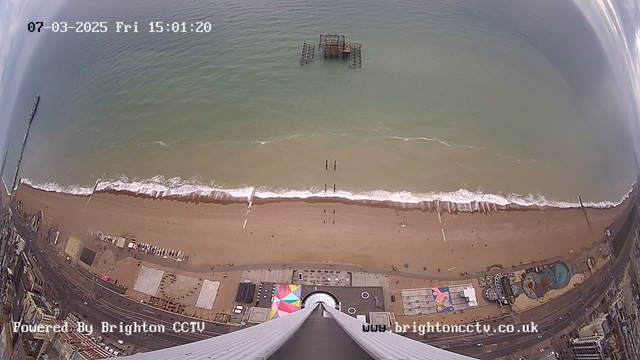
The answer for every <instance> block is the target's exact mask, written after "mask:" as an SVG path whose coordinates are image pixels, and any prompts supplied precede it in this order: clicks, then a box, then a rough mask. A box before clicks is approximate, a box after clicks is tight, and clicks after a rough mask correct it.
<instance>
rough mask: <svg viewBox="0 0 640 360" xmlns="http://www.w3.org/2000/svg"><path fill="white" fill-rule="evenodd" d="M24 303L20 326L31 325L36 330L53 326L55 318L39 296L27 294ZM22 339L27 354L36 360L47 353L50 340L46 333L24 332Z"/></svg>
mask: <svg viewBox="0 0 640 360" xmlns="http://www.w3.org/2000/svg"><path fill="white" fill-rule="evenodd" d="M24 302H25V305H24V310H23V311H24V315H23V317H22V324H26V325H31V326H33V327H34V328H35V329H38V325H49V324H53V322H54V321H55V319H56V318H55V316H54V315H53V313H52V312H51V311H50V310H49V306H47V303H46V301H45V300H44V299H43V298H42V297H41V296H40V295H38V294H36V293H32V292H27V294H26V296H25V299H24ZM22 338H23V339H24V341H25V345H26V346H28V349H29V350H28V351H27V353H30V354H33V356H34V357H35V358H36V359H38V358H40V357H41V356H42V354H44V353H45V352H46V351H47V348H48V346H49V340H50V338H49V336H48V333H47V332H46V331H40V330H36V331H29V332H25V333H22Z"/></svg>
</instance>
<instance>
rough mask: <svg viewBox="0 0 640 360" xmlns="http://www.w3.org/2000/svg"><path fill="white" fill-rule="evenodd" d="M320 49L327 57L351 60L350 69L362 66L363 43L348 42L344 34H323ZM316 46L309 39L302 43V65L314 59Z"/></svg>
mask: <svg viewBox="0 0 640 360" xmlns="http://www.w3.org/2000/svg"><path fill="white" fill-rule="evenodd" d="M318 51H320V52H321V53H322V56H323V57H324V58H325V59H326V58H329V59H342V60H349V69H359V68H361V67H362V44H360V43H354V42H347V38H346V37H345V36H344V35H339V34H322V35H320V42H319V44H318ZM314 52H315V46H313V45H311V43H310V42H309V41H305V42H303V43H302V49H301V50H300V65H304V64H308V63H310V62H312V61H313V57H314V55H315V54H314Z"/></svg>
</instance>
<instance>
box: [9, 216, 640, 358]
mask: <svg viewBox="0 0 640 360" xmlns="http://www.w3.org/2000/svg"><path fill="white" fill-rule="evenodd" d="M16 213H17V212H16ZM15 219H16V220H18V221H14V225H16V229H18V232H19V233H20V235H21V236H22V237H23V238H24V239H25V240H26V241H27V243H28V245H29V248H30V249H31V250H32V252H33V253H34V254H35V256H36V258H37V259H38V264H40V265H41V266H42V271H43V274H44V275H45V277H46V278H47V279H48V280H49V281H50V282H51V284H52V285H53V287H54V288H55V290H56V291H57V292H58V294H59V295H60V301H61V303H62V304H66V306H67V308H65V309H62V310H63V311H64V312H65V313H66V311H73V312H75V313H78V314H81V315H83V316H86V318H87V319H88V320H89V321H91V322H93V323H100V322H101V321H108V322H109V323H112V324H119V323H120V322H123V323H125V324H127V323H131V322H133V321H136V322H138V323H142V322H147V323H149V324H163V325H165V326H166V327H167V328H168V329H171V325H172V324H173V323H174V322H176V321H187V322H188V321H195V320H197V321H199V319H193V318H190V317H186V316H181V315H178V314H174V313H170V312H166V311H163V310H160V309H157V308H154V307H150V306H148V305H145V304H141V303H139V302H136V301H134V300H131V299H129V298H126V297H124V296H121V295H119V294H117V293H116V292H113V291H112V290H110V289H108V288H106V287H104V286H101V285H100V284H99V283H96V282H95V281H94V282H91V281H87V279H86V277H84V276H82V275H80V274H79V273H78V272H77V271H76V270H75V269H73V268H72V267H71V266H70V265H69V264H67V263H65V262H64V261H63V260H62V259H60V258H57V256H55V255H54V256H52V257H49V256H47V255H48V254H53V252H52V251H51V252H50V251H49V250H48V249H47V251H44V250H43V251H42V252H41V250H42V249H40V247H39V246H38V244H37V243H36V242H35V241H33V240H34V239H37V234H35V232H33V230H32V229H30V228H28V227H27V226H25V225H23V224H24V222H23V221H20V220H22V219H19V218H18V216H16V217H15ZM631 243H633V241H632V240H631V239H629V240H628V241H627V244H626V246H625V249H624V251H623V253H622V254H621V256H620V257H619V258H618V259H616V260H615V261H610V262H609V263H607V264H606V265H605V266H604V268H603V269H601V270H600V271H598V272H597V273H596V274H595V275H594V276H592V277H591V278H589V279H587V280H586V281H585V282H584V283H583V284H581V285H580V286H578V287H576V288H575V289H572V290H570V291H569V292H568V293H567V294H565V295H563V296H561V297H560V298H557V299H554V300H552V301H550V302H549V303H548V304H547V305H544V306H540V307H536V308H534V309H531V310H528V311H525V312H523V313H520V314H518V315H517V316H515V317H513V316H505V317H503V318H502V319H499V320H490V321H488V322H485V323H488V324H491V325H492V326H494V327H496V326H497V325H498V324H500V323H502V324H514V325H516V326H517V325H519V324H522V323H529V322H530V321H535V322H536V323H537V324H538V330H539V331H540V333H539V334H532V335H528V336H522V334H518V333H515V334H496V335H492V336H486V335H484V334H480V335H476V336H470V335H469V334H465V335H459V334H451V335H449V334H447V335H444V336H439V337H437V338H435V339H433V338H432V339H428V340H424V339H420V340H421V341H424V342H427V343H429V344H432V345H437V346H442V347H445V348H447V349H448V350H451V351H454V352H459V353H464V354H466V355H470V356H474V357H479V358H483V359H484V358H486V359H493V358H496V357H499V356H504V355H508V354H512V353H514V352H517V351H519V350H522V349H524V348H527V347H530V346H533V345H535V344H537V343H539V342H541V341H545V340H547V339H549V338H552V337H553V336H554V335H555V334H557V333H558V332H559V331H561V330H562V329H564V328H566V327H567V326H569V325H570V324H571V322H574V321H576V320H578V319H579V318H580V317H581V316H583V315H585V313H586V310H585V309H587V308H590V307H592V306H593V304H597V303H598V301H599V300H600V299H601V298H602V296H604V292H605V290H606V288H607V287H608V286H609V284H610V283H611V279H612V277H613V278H616V279H618V278H619V277H620V276H621V275H622V270H623V268H624V265H625V264H626V263H627V261H628V258H629V249H630V248H631ZM133 254H134V253H130V252H127V251H124V250H123V251H121V257H127V256H132V255H133ZM135 254H136V255H137V257H138V258H140V259H143V260H146V261H151V262H155V263H158V264H161V263H162V264H163V265H168V266H175V265H176V264H175V262H172V261H170V260H163V259H160V258H159V257H156V256H154V255H150V254H149V255H147V254H142V253H140V252H135ZM56 258H57V259H56ZM555 260H556V259H552V260H548V261H546V262H545V263H548V262H553V261H555ZM164 262H166V264H164ZM288 266H292V267H296V268H305V267H313V268H326V269H340V270H350V271H369V272H372V273H381V274H390V273H391V274H394V275H399V276H408V277H414V278H429V279H439V280H443V279H446V280H453V279H462V278H468V277H471V276H474V277H475V276H477V274H470V275H469V276H465V277H460V276H433V275H427V274H419V273H411V272H401V271H391V270H388V269H382V268H370V267H364V268H361V267H359V266H350V265H335V266H334V265H332V264H260V265H244V266H229V265H226V266H220V267H215V269H214V270H213V271H216V272H218V271H232V270H235V271H238V270H249V269H251V270H253V269H264V268H280V267H288ZM530 266H531V264H529V265H526V266H525V267H527V268H528V267H530ZM180 268H181V269H183V270H188V271H200V272H212V270H211V268H210V267H207V268H205V267H190V266H185V265H184V264H183V266H181V267H180ZM84 301H87V303H88V305H86V306H85V305H84ZM550 311H553V313H551V312H550ZM205 324H206V327H205V329H206V330H205V332H204V333H203V335H195V334H177V333H173V332H172V331H168V332H166V333H162V334H153V335H151V334H132V335H131V336H126V335H117V336H118V337H119V338H122V339H123V340H125V341H128V342H130V343H132V344H134V345H136V346H139V347H142V348H146V349H151V350H153V349H160V348H165V347H169V346H174V345H179V344H184V343H189V342H192V341H196V340H201V339H203V338H207V337H210V336H216V335H219V334H223V333H227V332H229V331H230V329H231V327H229V326H226V325H220V324H215V323H210V322H206V323H205ZM538 335H542V337H541V338H538ZM478 343H483V344H484V345H483V346H481V347H478V346H477V344H478ZM494 349H495V350H494ZM491 350H493V351H491Z"/></svg>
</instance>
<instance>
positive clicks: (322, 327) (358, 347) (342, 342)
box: [126, 302, 471, 360]
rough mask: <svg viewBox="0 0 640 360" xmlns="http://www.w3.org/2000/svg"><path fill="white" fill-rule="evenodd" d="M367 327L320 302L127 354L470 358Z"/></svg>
mask: <svg viewBox="0 0 640 360" xmlns="http://www.w3.org/2000/svg"><path fill="white" fill-rule="evenodd" d="M363 325H366V323H365V322H363V321H361V320H358V319H356V318H353V317H351V316H349V315H347V314H345V313H342V312H340V311H339V310H336V309H335V308H334V307H333V306H326V305H325V304H324V303H322V302H320V303H316V304H315V305H313V306H309V307H305V308H304V309H301V310H299V311H296V312H294V313H291V314H289V315H287V316H281V317H278V318H276V319H273V320H270V321H267V322H264V323H261V324H259V325H256V326H252V327H248V328H245V329H243V330H239V331H235V332H232V333H230V334H226V335H222V336H218V337H215V338H211V339H207V340H202V341H198V342H195V343H190V344H187V345H182V346H178V347H173V348H168V349H162V350H156V351H151V352H147V353H140V354H136V355H132V356H129V357H126V358H130V359H134V360H147V359H148V360H165V359H167V360H168V359H171V360H174V359H175V360H187V359H188V360H200V359H217V360H233V359H277V360H288V359H332V360H343V359H344V360H347V359H348V360H360V359H363V360H364V359H424V360H436V359H437V360H457V359H460V360H462V359H471V358H470V357H467V356H464V355H459V354H456V353H452V352H449V351H446V350H442V349H439V348H436V347H433V346H430V345H427V344H424V343H421V342H418V341H415V340H411V339H408V338H406V337H403V336H400V335H397V334H394V333H393V332H389V331H384V332H377V331H376V332H365V331H363ZM367 328H369V327H367Z"/></svg>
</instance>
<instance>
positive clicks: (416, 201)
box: [21, 175, 635, 212]
mask: <svg viewBox="0 0 640 360" xmlns="http://www.w3.org/2000/svg"><path fill="white" fill-rule="evenodd" d="M21 183H23V184H25V185H28V186H30V187H32V188H35V189H39V190H43V191H48V192H55V193H61V194H71V195H83V196H88V195H90V194H91V193H92V192H93V187H85V186H79V185H60V184H57V183H53V182H44V183H40V182H36V181H33V180H30V179H26V178H23V179H22V180H21ZM633 186H635V183H634V184H633V185H632V188H631V189H630V190H629V192H628V193H627V194H626V195H625V196H623V197H622V199H620V200H619V201H615V202H614V201H599V202H583V205H584V206H585V207H590V208H601V209H603V208H611V207H615V206H618V205H620V204H621V203H622V202H623V201H624V200H625V199H626V198H628V197H629V196H630V194H631V192H632V191H633ZM95 191H96V192H112V193H122V194H129V195H140V196H148V197H153V198H169V199H178V200H179V199H183V200H187V201H190V200H197V201H207V200H208V201H230V202H238V203H246V202H249V201H253V202H276V201H295V200H313V199H331V200H332V201H342V202H349V203H352V202H355V203H361V204H367V205H388V206H390V207H394V208H406V209H408V208H419V209H422V210H424V211H434V210H436V211H449V212H452V211H453V212H455V211H459V212H491V211H498V210H519V209H520V210H525V209H539V208H563V209H566V208H579V207H580V203H579V202H569V201H555V200H549V199H547V198H546V197H544V196H543V195H537V196H534V195H532V194H529V195H519V194H509V195H502V194H491V193H484V192H481V191H469V190H466V189H460V190H456V191H452V192H428V193H412V192H407V191H385V190H376V191H363V192H359V193H352V192H349V191H344V190H338V191H336V192H335V193H334V192H333V190H332V189H329V190H328V191H327V192H325V191H324V190H323V189H318V188H311V189H309V190H288V189H270V188H265V187H257V188H256V187H244V188H232V189H229V188H223V187H217V186H214V185H207V184H203V183H200V182H198V181H195V180H191V181H187V180H183V179H181V178H180V177H174V178H170V179H165V177H164V176H161V175H159V176H155V177H153V178H151V179H143V180H133V181H130V180H129V179H128V178H126V177H125V176H122V177H121V178H120V179H118V180H112V181H100V180H99V181H98V182H97V183H96V185H95Z"/></svg>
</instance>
